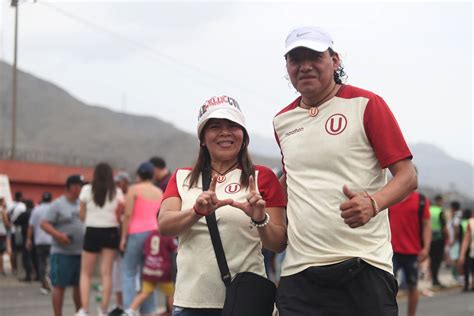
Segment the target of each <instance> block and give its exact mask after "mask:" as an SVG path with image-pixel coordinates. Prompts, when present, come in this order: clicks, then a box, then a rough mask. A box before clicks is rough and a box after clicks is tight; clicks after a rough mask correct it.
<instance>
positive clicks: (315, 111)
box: [300, 83, 337, 117]
mask: <svg viewBox="0 0 474 316" xmlns="http://www.w3.org/2000/svg"><path fill="white" fill-rule="evenodd" d="M336 87H337V84H336V83H334V87H333V88H332V89H331V91H329V93H328V94H326V95H325V96H324V98H322V99H321V100H320V101H318V102H317V103H316V104H314V105H309V104H306V103H305V102H304V101H303V97H302V98H301V101H300V107H302V108H303V109H309V116H311V117H315V116H316V115H318V113H319V108H318V107H319V106H320V105H321V104H323V103H324V102H326V101H327V99H328V97H329V96H330V95H331V94H332V93H333V92H334V90H336ZM302 105H303V106H302Z"/></svg>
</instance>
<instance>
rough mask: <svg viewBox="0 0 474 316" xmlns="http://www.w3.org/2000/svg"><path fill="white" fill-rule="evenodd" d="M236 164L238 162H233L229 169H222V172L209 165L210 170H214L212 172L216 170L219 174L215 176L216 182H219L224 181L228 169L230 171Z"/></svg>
mask: <svg viewBox="0 0 474 316" xmlns="http://www.w3.org/2000/svg"><path fill="white" fill-rule="evenodd" d="M237 164H238V162H236V163H234V164H233V165H232V166H231V167H230V168H229V169H227V170H226V171H224V172H219V171H217V170H216V169H214V168H213V167H212V166H211V169H212V171H214V172H216V173H218V174H219V175H218V176H217V182H219V183H222V182H224V181H225V175H226V174H227V173H228V172H229V171H231V170H232V169H234V168H235V166H237Z"/></svg>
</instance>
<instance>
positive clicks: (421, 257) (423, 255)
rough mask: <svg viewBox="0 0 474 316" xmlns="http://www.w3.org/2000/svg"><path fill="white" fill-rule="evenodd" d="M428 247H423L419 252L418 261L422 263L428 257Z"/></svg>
mask: <svg viewBox="0 0 474 316" xmlns="http://www.w3.org/2000/svg"><path fill="white" fill-rule="evenodd" d="M428 255H429V253H428V249H427V248H423V249H421V251H420V253H419V254H418V262H419V263H422V262H423V261H425V260H426V258H428Z"/></svg>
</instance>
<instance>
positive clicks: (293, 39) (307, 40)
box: [284, 26, 334, 55]
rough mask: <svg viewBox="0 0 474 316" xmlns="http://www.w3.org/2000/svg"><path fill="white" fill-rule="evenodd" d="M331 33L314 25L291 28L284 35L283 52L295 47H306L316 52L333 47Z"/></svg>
mask: <svg viewBox="0 0 474 316" xmlns="http://www.w3.org/2000/svg"><path fill="white" fill-rule="evenodd" d="M333 44H334V42H333V40H332V38H331V35H329V33H328V32H326V31H325V30H323V29H322V28H319V27H316V26H303V27H298V28H296V29H293V30H292V31H291V32H290V34H288V36H287V37H286V41H285V54H284V55H286V54H288V53H289V52H290V51H291V50H292V49H295V48H296V47H306V48H309V49H311V50H315V51H317V52H325V51H326V50H327V49H328V48H333Z"/></svg>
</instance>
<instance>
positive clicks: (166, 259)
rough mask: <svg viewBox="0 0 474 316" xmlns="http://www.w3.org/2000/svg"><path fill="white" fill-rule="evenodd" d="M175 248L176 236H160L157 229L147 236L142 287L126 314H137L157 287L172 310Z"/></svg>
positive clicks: (132, 315) (133, 315)
mask: <svg viewBox="0 0 474 316" xmlns="http://www.w3.org/2000/svg"><path fill="white" fill-rule="evenodd" d="M176 250H177V245H176V238H173V237H166V236H161V235H160V234H159V233H158V232H157V231H155V232H153V233H152V234H150V236H148V238H147V239H146V241H145V246H144V249H143V254H144V256H145V263H144V265H143V270H142V289H141V291H140V293H138V294H137V295H136V296H135V298H134V299H133V302H132V304H131V305H130V308H129V309H127V310H126V315H127V316H136V315H138V310H139V308H140V305H141V304H142V303H143V302H144V301H145V300H146V299H147V298H148V296H150V295H151V294H152V293H153V292H154V291H155V289H156V288H157V287H159V288H160V290H161V291H162V292H163V293H164V294H165V295H166V300H167V305H168V310H169V311H171V310H172V307H173V293H174V284H173V281H172V276H171V274H172V273H171V272H172V271H171V270H172V264H171V254H172V253H175V252H176Z"/></svg>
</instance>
